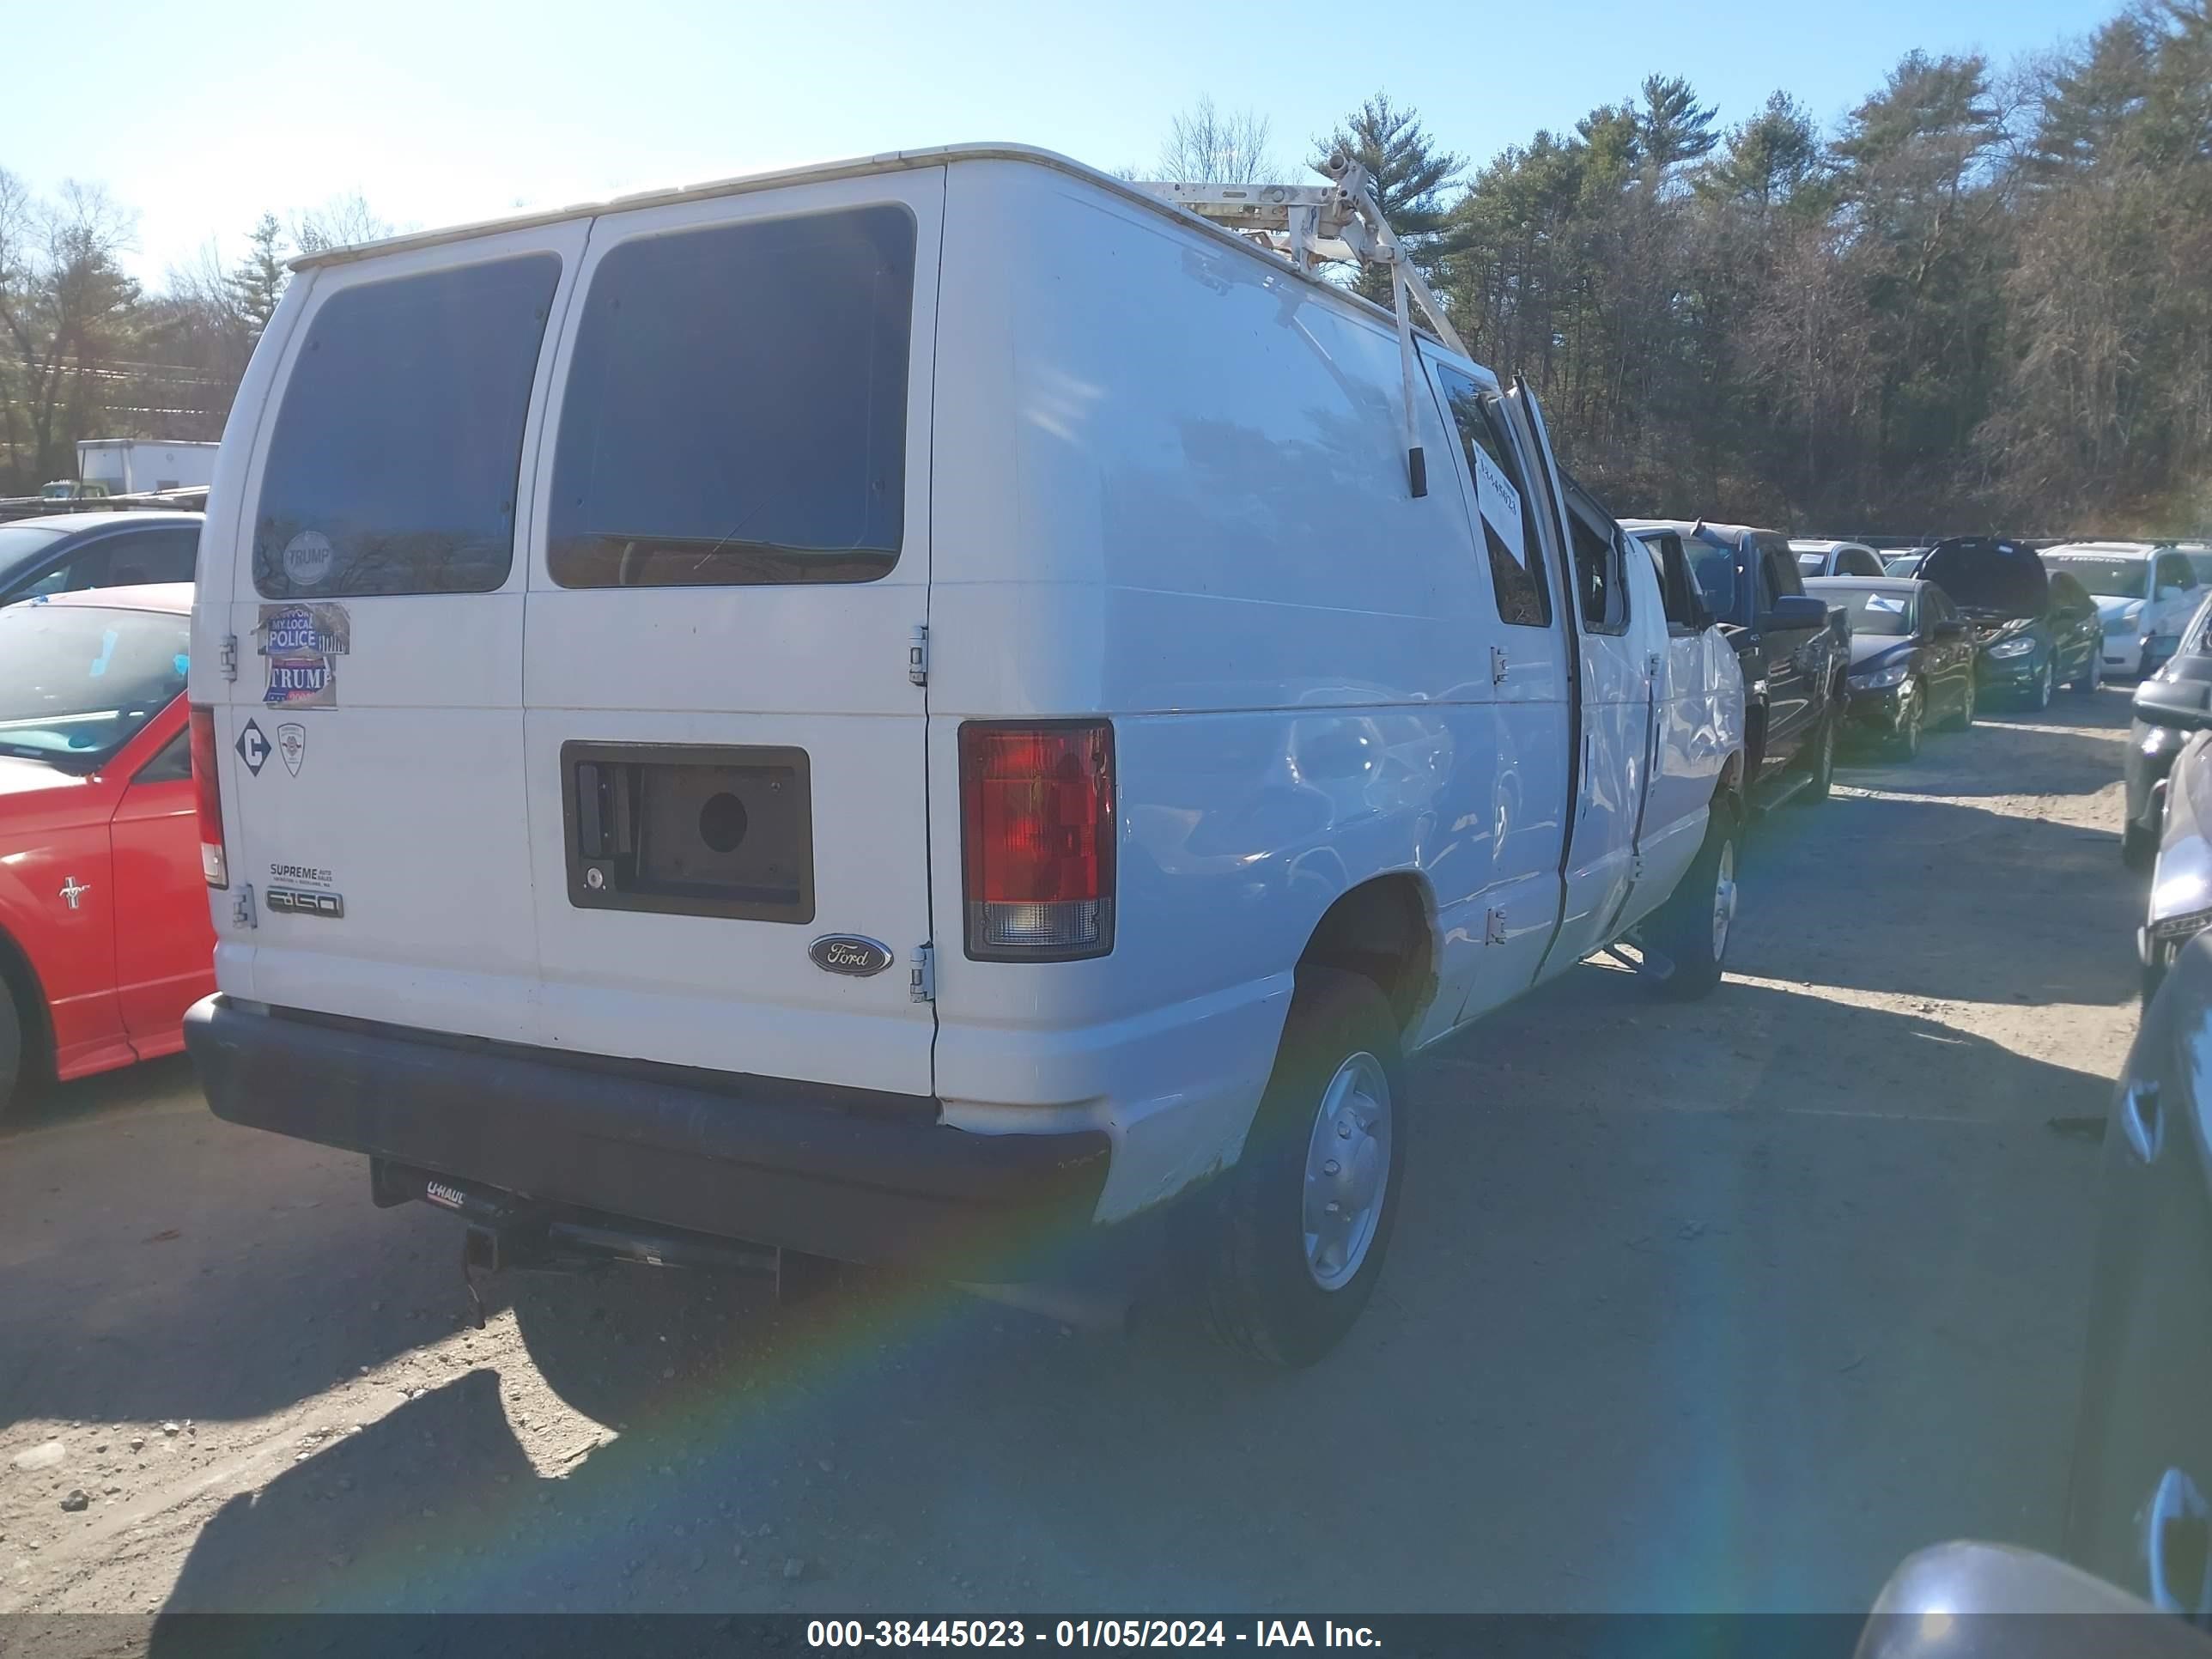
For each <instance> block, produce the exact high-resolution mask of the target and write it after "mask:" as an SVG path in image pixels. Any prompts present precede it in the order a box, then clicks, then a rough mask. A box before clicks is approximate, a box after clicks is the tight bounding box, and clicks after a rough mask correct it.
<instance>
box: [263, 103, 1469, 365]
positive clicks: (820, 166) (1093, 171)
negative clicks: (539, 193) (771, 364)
mask: <svg viewBox="0 0 2212 1659" xmlns="http://www.w3.org/2000/svg"><path fill="white" fill-rule="evenodd" d="M956 161H1021V162H1026V163H1028V164H1029V165H1030V166H1032V167H1050V168H1052V169H1053V170H1054V171H1055V172H1059V173H1069V174H1072V175H1073V176H1074V177H1075V178H1078V179H1083V180H1084V181H1085V182H1086V183H1088V184H1091V185H1097V187H1098V188H1099V189H1101V190H1104V191H1111V192H1112V193H1113V194H1115V195H1116V196H1119V197H1122V198H1123V199H1124V200H1126V201H1130V202H1133V203H1135V204H1138V205H1139V206H1140V207H1144V208H1146V209H1149V210H1151V211H1152V212H1154V213H1157V214H1158V215H1159V216H1161V217H1162V218H1164V219H1166V220H1168V221H1170V222H1172V223H1174V224H1176V225H1180V226H1182V228H1184V229H1185V230H1188V231H1190V232H1192V233H1194V234H1198V235H1201V236H1206V237H1210V238H1212V240H1215V241H1217V242H1225V243H1227V244H1228V245H1229V246H1231V247H1236V248H1241V249H1243V251H1244V252H1247V253H1249V254H1250V255H1251V256H1252V257H1253V258H1256V259H1261V260H1264V261H1266V262H1267V266H1268V268H1269V269H1270V270H1278V271H1281V272H1284V273H1285V274H1287V275H1289V276H1295V277H1297V279H1298V280H1299V281H1301V282H1304V283H1310V285H1311V286H1313V287H1314V288H1316V289H1320V290H1321V291H1322V293H1324V294H1328V295H1332V296H1333V297H1334V298H1336V299H1339V300H1346V301H1351V302H1352V304H1353V305H1355V306H1357V307H1359V308H1361V309H1362V310H1364V311H1366V312H1368V313H1370V314H1371V315H1373V316H1375V317H1377V318H1380V319H1382V320H1383V322H1384V323H1386V324H1388V325H1389V326H1390V327H1391V328H1392V329H1394V330H1395V328H1396V326H1397V319H1396V318H1395V316H1394V315H1393V314H1392V313H1391V311H1390V309H1389V307H1387V306H1381V305H1377V304H1376V303H1375V302H1374V301H1371V300H1369V299H1366V298H1364V296H1362V295H1359V294H1358V293H1356V292H1354V291H1353V290H1352V289H1349V288H1346V287H1342V286H1340V285H1339V284H1337V283H1332V282H1330V281H1329V280H1328V278H1327V277H1325V276H1319V275H1316V274H1315V273H1313V272H1310V271H1305V270H1299V269H1298V268H1297V266H1296V265H1293V264H1291V262H1290V261H1289V260H1288V259H1286V258H1283V257H1282V256H1281V255H1280V254H1277V253H1273V252H1269V251H1267V249H1264V248H1261V247H1259V246H1256V245H1255V244H1254V243H1252V242H1251V241H1249V240H1247V239H1246V238H1244V237H1242V236H1239V235H1238V234H1237V233H1236V232H1234V231H1232V230H1228V229H1225V228H1223V227H1221V226H1219V225H1217V224H1214V223H1212V222H1210V221H1208V220H1205V219H1201V218H1200V217H1199V216H1197V215H1196V214H1194V213H1192V212H1190V211H1189V210H1187V209H1184V208H1180V207H1177V206H1176V204H1174V203H1172V202H1169V201H1164V200H1163V199H1162V198H1161V197H1158V196H1155V195H1153V194H1152V192H1151V191H1147V190H1143V189H1140V188H1139V187H1138V186H1137V185H1133V184H1131V183H1130V182H1129V181H1128V180H1127V179H1121V178H1116V177H1115V175H1114V174H1112V173H1101V172H1100V171H1099V170H1098V169H1097V167H1086V166H1085V165H1084V164H1083V163H1082V162H1080V161H1075V160H1073V158H1071V157H1069V156H1066V155H1060V154H1058V153H1057V152H1056V151H1053V150H1048V149H1038V148H1037V147H1036V146H1035V145H1033V144H1012V143H969V144H939V145H933V146H932V147H930V148H928V149H893V150H885V151H884V152H883V153H882V154H881V155H863V156H855V157H854V158H852V159H850V160H848V161H821V162H816V163H813V164H811V165H810V166H806V167H783V168H779V169H778V170H776V171H775V172H772V173H744V174H740V175H738V177H736V178H731V179H714V180H712V181H710V182H708V183H706V184H698V185H677V186H674V187H672V188H670V189H666V190H647V191H635V192H633V193H632V194H629V195H627V196H614V197H608V198H607V199H606V200H605V201H602V202H576V203H572V204H569V205H568V206H566V207H559V208H549V209H544V210H540V211H538V212H535V213H519V214H513V215H510V216H507V217H505V218H500V219H480V220H477V221H476V222H473V223H470V224H463V225H453V226H450V227H448V228H445V229H441V230H423V231H414V232H410V233H409V234H406V235H403V236H387V237H385V238H383V239H382V240H379V241H374V242H356V243H352V244H349V246H344V247H333V248H325V249H322V250H320V251H319V252H314V253H308V254H303V255H301V257H300V258H296V259H295V260H293V261H292V265H291V268H292V269H293V270H311V269H313V267H315V266H318V265H330V264H346V263H349V262H350V261H353V260H356V259H374V258H381V257H382V256H384V255H385V254H387V253H407V252H413V251H414V250H416V249H417V248H426V247H438V246H442V245H445V244H447V243H452V242H465V241H472V240H475V239H477V238H478V237H482V236H496V235H498V234H501V232H503V231H510V230H527V229H531V228H534V227H537V226H539V225H557V224H563V223H566V222H569V221H571V220H575V219H590V218H594V217H597V216H599V215H600V214H603V213H628V212H631V211H633V210H636V209H639V208H649V207H665V206H668V205H671V204H674V203H678V202H699V201H705V200H708V199H709V198H711V197H717V196H744V195H749V194H750V193H752V192H753V191H763V190H781V189H785V188H787V187H788V186H791V185H813V184H821V183H823V182H826V181H828V180H829V179H857V178H864V177H866V176H867V175H869V174H871V173H906V172H914V171H917V170H919V169H921V168H925V167H945V166H948V165H950V164H951V163H953V162H956ZM1414 326H1415V328H1416V329H1418V330H1419V332H1420V334H1421V336H1422V337H1423V338H1424V339H1426V340H1429V341H1430V342H1431V343H1433V344H1436V345H1437V346H1438V347H1439V348H1440V349H1443V350H1444V351H1446V352H1447V353H1449V355H1451V356H1458V354H1457V353H1455V352H1451V350H1450V348H1449V347H1448V346H1444V345H1443V343H1442V342H1441V341H1438V340H1437V338H1436V337H1435V336H1434V335H1432V334H1431V333H1430V332H1429V331H1427V330H1426V329H1424V328H1421V327H1420V325H1419V322H1418V321H1417V322H1416V323H1415V325H1414ZM1467 361H1472V360H1471V359H1469V360H1467Z"/></svg>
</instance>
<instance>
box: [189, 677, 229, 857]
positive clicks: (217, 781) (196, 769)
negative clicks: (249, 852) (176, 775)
mask: <svg viewBox="0 0 2212 1659" xmlns="http://www.w3.org/2000/svg"><path fill="white" fill-rule="evenodd" d="M191 728H192V793H193V796H194V799H195V800H196V801H197V805H198V806H199V814H200V873H201V874H202V875H204V876H205V877H206V878H207V884H208V885H209V886H210V887H228V886H229V885H230V861H229V860H228V859H227V858H226V857H224V855H223V850H222V779H221V778H220V777H219V776H218V775H216V769H215V764H216V763H215V710H214V709H212V708H204V707H203V706H202V705H200V704H198V703H194V704H193V705H192V711H191Z"/></svg>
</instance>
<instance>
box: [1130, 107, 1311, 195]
mask: <svg viewBox="0 0 2212 1659" xmlns="http://www.w3.org/2000/svg"><path fill="white" fill-rule="evenodd" d="M1268 133H1269V123H1268V120H1267V117H1266V116H1264V115H1261V114H1259V113H1257V112H1255V111H1252V110H1249V109H1243V110H1236V111H1223V110H1220V109H1218V108H1216V107H1215V106H1214V102H1213V100H1212V99H1211V98H1200V100H1198V101H1197V102H1196V103H1194V104H1193V105H1192V106H1190V107H1189V108H1188V109H1187V110H1185V111H1184V112H1182V114H1180V115H1178V116H1176V118H1175V119H1174V120H1173V121H1171V122H1170V123H1169V124H1168V136H1167V138H1166V140H1165V141H1164V143H1162V144H1161V145H1160V160H1159V176H1160V177H1161V178H1162V179H1165V180H1167V181H1169V182H1170V183H1172V184H1182V185H1188V184H1202V183H1208V182H1211V183H1214V184H1223V185H1267V184H1278V183H1280V182H1281V181H1282V179H1281V173H1280V171H1279V168H1278V167H1277V165H1276V162H1275V158H1274V157H1273V155H1270V154H1269V153H1268V149H1267V144H1268Z"/></svg>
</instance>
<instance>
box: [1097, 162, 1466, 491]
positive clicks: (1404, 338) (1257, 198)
mask: <svg viewBox="0 0 2212 1659" xmlns="http://www.w3.org/2000/svg"><path fill="white" fill-rule="evenodd" d="M1315 171H1316V172H1318V173H1322V175H1323V176H1324V177H1326V178H1327V179H1328V180H1329V181H1330V182H1329V183H1328V184H1326V185H1220V184H1177V183H1169V182H1160V183H1149V182H1146V183H1139V185H1137V188H1138V189H1139V190H1144V191H1151V192H1152V194H1153V195H1155V196H1158V197H1160V198H1161V199H1162V200H1164V201H1167V202H1171V203H1173V204H1176V206H1178V207H1182V208H1187V209H1188V210H1190V211H1191V212H1193V213H1194V214H1196V215H1197V216H1199V217H1200V218H1201V219H1205V220H1206V221H1208V222H1211V223H1213V224H1217V225H1220V226H1222V227H1223V228H1225V229H1229V230H1233V231H1235V232H1237V234H1239V235H1241V236H1244V237H1246V238H1248V239H1249V240H1252V241H1255V242H1257V243H1258V244H1259V245H1260V246H1262V247H1264V248H1267V249H1268V250H1269V251H1270V252H1274V253H1279V254H1281V255H1282V256H1283V257H1284V258H1285V259H1287V260H1289V261H1290V263H1291V264H1292V265H1293V266H1295V267H1296V268H1297V270H1302V271H1306V272H1309V273H1310V272H1312V271H1313V270H1316V269H1317V268H1318V267H1319V266H1320V265H1322V264H1326V263H1337V264H1368V265H1380V266H1382V267H1383V269H1385V270H1388V271H1389V273H1390V308H1391V310H1392V311H1393V313H1395V315H1396V318H1397V321H1398V355H1399V360H1400V363H1401V367H1402V368H1403V371H1404V376H1405V387H1404V403H1405V416H1406V469H1407V482H1408V483H1410V485H1411V486H1412V489H1413V494H1414V495H1427V494H1428V489H1429V485H1428V464H1427V459H1426V458H1425V456H1424V455H1423V454H1422V453H1421V444H1420V430H1421V428H1420V419H1419V401H1418V398H1417V394H1416V392H1415V388H1416V386H1417V385H1418V384H1419V371H1418V365H1417V362H1416V353H1417V350H1418V348H1417V346H1416V344H1415V343H1414V339H1413V306H1415V305H1418V306H1419V307H1420V308H1421V315H1422V317H1423V318H1424V319H1425V320H1426V321H1427V323H1428V325H1429V328H1430V330H1431V331H1432V332H1433V333H1434V334H1435V335H1436V337H1437V339H1438V340H1440V341H1442V342H1443V343H1444V344H1445V345H1447V346H1449V347H1450V348H1451V349H1452V350H1454V351H1456V352H1457V353H1459V355H1460V356H1462V357H1465V356H1469V355H1470V354H1469V352H1468V349H1467V346H1466V343H1464V342H1463V341H1462V340H1461V338H1460V337H1459V331H1458V330H1456V329H1455V328H1454V327H1453V326H1452V325H1451V319H1449V317H1447V316H1445V315H1444V308H1443V302H1442V301H1439V300H1438V299H1437V296H1436V294H1435V293H1434V291H1433V290H1431V289H1430V287H1429V285H1428V283H1425V281H1423V280H1422V277H1421V273H1420V272H1419V271H1418V270H1414V269H1413V261H1412V260H1411V259H1410V258H1407V254H1406V247H1405V244H1404V243H1402V242H1401V241H1400V240H1398V235H1397V233H1396V232H1395V231H1394V230H1392V229H1391V228H1390V222H1389V220H1388V219H1386V218H1385V217H1384V216H1383V207H1382V204H1380V203H1379V202H1378V201H1376V197H1375V180H1374V176H1373V175H1372V174H1370V173H1369V172H1368V171H1367V169H1366V168H1365V167H1363V166H1361V165H1360V164H1359V163H1358V161H1353V160H1352V157H1350V156H1349V155H1346V154H1345V153H1344V152H1343V151H1342V150H1337V151H1335V152H1334V153H1332V154H1331V155H1329V157H1328V160H1326V161H1322V162H1321V163H1320V164H1319V165H1318V166H1317V167H1316V169H1315Z"/></svg>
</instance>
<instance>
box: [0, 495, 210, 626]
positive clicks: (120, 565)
mask: <svg viewBox="0 0 2212 1659" xmlns="http://www.w3.org/2000/svg"><path fill="white" fill-rule="evenodd" d="M200 522H201V515H200V514H199V513H161V512H146V513H128V512H118V513H49V514H46V515H45V516H43V517H40V518H36V519H16V520H12V521H11V522H9V523H7V524H0V605H13V604H14V603H15V601H16V600H18V599H31V598H33V597H35V596H36V595H38V594H40V593H74V592H78V591H80V590H81V589H83V588H88V587H128V586H135V585H137V584H139V583H144V582H188V581H190V580H191V579H192V561H193V559H194V558H195V557H196V556H197V555H198V552H199V545H200Z"/></svg>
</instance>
